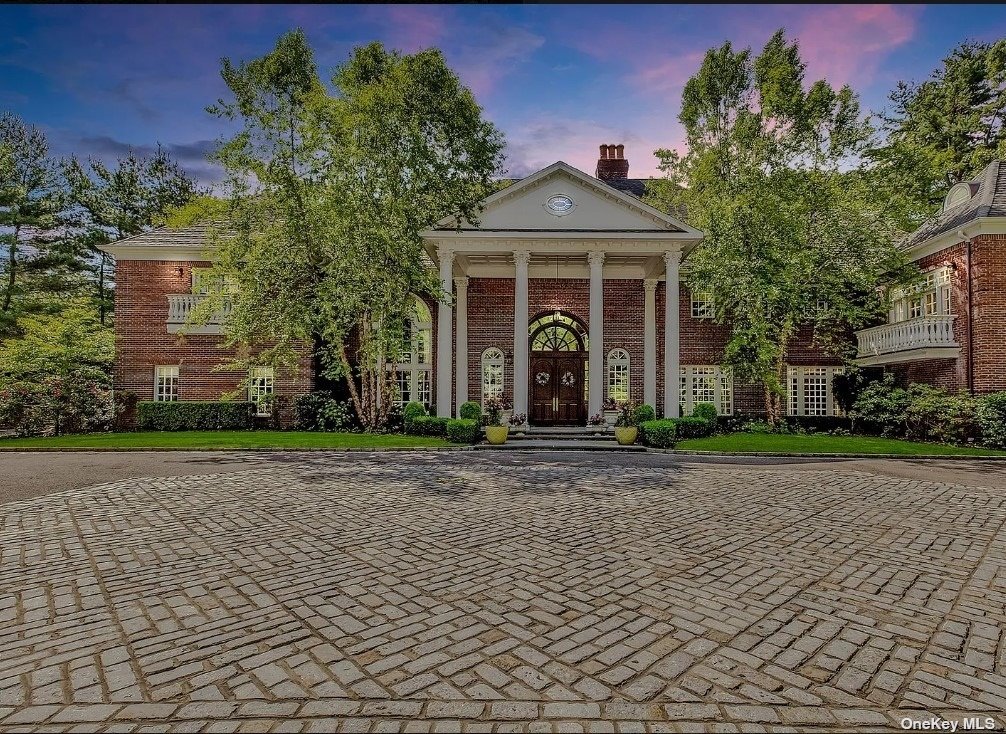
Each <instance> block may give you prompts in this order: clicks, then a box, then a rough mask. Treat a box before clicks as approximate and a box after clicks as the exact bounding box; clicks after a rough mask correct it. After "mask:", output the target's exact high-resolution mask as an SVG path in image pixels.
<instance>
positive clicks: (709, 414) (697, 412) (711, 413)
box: [692, 403, 719, 423]
mask: <svg viewBox="0 0 1006 734" xmlns="http://www.w3.org/2000/svg"><path fill="white" fill-rule="evenodd" d="M718 415H719V411H718V410H716V406H715V405H713V404H712V403H696V404H695V407H694V408H692V417H693V418H701V419H702V420H707V421H709V422H711V423H715V422H716V418H717V416H718Z"/></svg>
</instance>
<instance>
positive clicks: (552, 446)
mask: <svg viewBox="0 0 1006 734" xmlns="http://www.w3.org/2000/svg"><path fill="white" fill-rule="evenodd" d="M475 448H476V449H481V450H488V451H646V447H645V446H642V445H640V444H638V443H637V444H633V445H631V446H620V445H619V444H618V442H617V441H615V440H614V438H612V440H610V441H605V440H597V441H594V440H590V439H589V438H586V437H585V438H580V439H569V438H564V439H563V438H526V439H523V440H519V441H514V440H511V439H510V438H508V439H507V442H506V443H504V444H501V445H499V446H493V445H492V444H488V443H480V444H477V445H476V446H475Z"/></svg>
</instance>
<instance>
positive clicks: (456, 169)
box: [203, 30, 503, 428]
mask: <svg viewBox="0 0 1006 734" xmlns="http://www.w3.org/2000/svg"><path fill="white" fill-rule="evenodd" d="M223 77H224V80H225V82H226V83H227V85H228V87H229V88H230V90H231V92H232V94H233V96H234V99H233V101H229V102H224V101H221V102H220V103H219V104H218V105H217V106H215V107H214V108H211V109H212V110H213V111H215V112H217V113H218V114H220V115H222V116H224V117H227V118H228V119H233V120H238V121H240V122H241V123H242V126H243V129H242V131H241V132H240V133H239V134H238V135H236V136H235V137H234V138H232V139H231V140H229V141H227V142H226V143H225V144H224V145H222V146H221V148H220V151H219V154H218V155H219V160H220V161H221V162H222V163H223V165H224V167H225V169H226V170H227V172H228V189H229V193H230V212H229V217H228V223H227V224H228V228H227V230H226V231H223V232H221V235H220V237H219V243H220V250H219V256H218V261H217V263H216V268H217V270H218V273H219V274H220V275H221V276H222V278H226V279H227V280H228V281H229V282H232V283H234V284H236V286H237V294H236V295H233V296H231V298H233V300H234V305H233V309H232V311H231V316H230V318H229V322H228V333H229V335H230V337H229V338H230V339H231V341H232V342H233V343H236V344H242V345H251V344H270V345H273V346H270V347H269V348H268V349H266V350H265V351H264V352H263V353H262V354H260V355H258V356H256V359H257V360H258V361H259V362H262V361H268V360H272V361H274V362H276V363H277V364H281V363H289V362H290V361H292V359H293V357H294V348H293V347H294V345H295V344H296V343H298V342H300V343H304V342H307V343H315V344H317V345H318V349H319V353H320V356H321V357H322V361H323V364H324V365H325V368H326V372H327V374H329V375H330V376H342V377H345V378H346V380H347V384H348V388H349V392H350V396H351V398H352V402H353V405H354V407H355V409H356V412H357V415H358V417H359V419H360V421H361V423H362V424H363V425H364V426H366V427H368V428H378V427H380V426H381V425H382V424H383V423H384V421H385V420H386V417H387V411H388V408H389V406H390V405H391V404H392V400H391V398H392V397H393V392H392V391H393V389H394V388H393V381H392V375H391V374H390V373H389V372H388V371H387V370H386V369H385V364H386V362H387V361H389V360H391V361H393V360H394V358H395V357H396V355H397V354H398V353H399V352H400V350H401V348H402V337H403V330H404V329H405V328H406V322H407V318H408V315H409V312H410V310H411V307H412V305H413V303H414V302H413V300H412V299H413V295H414V294H419V293H428V294H431V295H433V296H434V297H443V295H444V294H442V293H441V292H440V288H439V284H438V281H437V278H436V277H435V274H434V273H433V272H432V270H431V269H430V268H429V267H428V266H427V265H426V264H424V263H425V262H426V261H425V253H424V251H423V247H422V241H421V238H420V236H419V232H420V231H421V230H422V229H423V228H425V227H427V226H430V225H432V224H434V223H435V222H437V221H438V220H440V219H442V218H444V217H446V216H448V215H453V216H456V217H464V218H468V219H469V220H470V221H477V216H478V206H479V202H480V201H481V200H482V199H483V198H484V197H485V196H487V195H488V194H489V193H491V191H492V190H493V177H494V176H495V175H496V174H498V172H499V168H500V165H501V163H502V150H503V140H502V136H501V134H500V133H499V131H498V130H496V128H495V127H494V126H493V125H492V124H491V123H489V122H487V121H486V120H484V119H483V117H482V110H481V108H480V107H479V106H478V104H477V103H476V102H475V99H474V97H473V96H472V94H471V92H470V91H469V90H468V89H466V88H465V87H464V86H462V84H461V83H460V81H459V80H458V78H457V76H456V75H455V74H454V72H452V71H451V70H450V69H449V68H448V67H447V65H446V63H445V62H444V59H443V57H442V55H441V54H440V52H439V51H436V50H432V49H431V50H426V51H421V52H419V53H416V54H413V55H402V54H399V53H397V52H391V51H388V50H386V49H384V48H383V47H382V46H381V45H380V44H377V43H374V44H370V45H368V46H365V47H362V48H358V49H356V50H355V51H354V52H353V54H352V56H351V58H350V59H349V61H348V62H347V63H345V64H344V65H343V66H341V67H340V68H339V69H337V71H336V73H335V75H334V77H333V79H332V84H333V86H334V88H335V94H330V93H329V92H328V90H327V89H326V87H325V85H324V84H322V82H321V81H320V79H319V77H318V74H317V70H316V67H315V64H314V60H313V54H312V51H311V49H310V47H309V45H308V43H307V40H306V38H305V37H304V34H303V33H302V32H301V31H299V30H298V31H293V32H291V33H288V34H286V35H284V36H283V37H281V38H280V39H279V41H278V42H277V44H276V48H275V49H274V50H273V51H272V52H270V53H269V54H267V55H265V56H263V57H262V58H260V59H256V60H254V61H251V62H248V63H244V64H240V65H237V66H235V65H233V64H232V63H230V62H229V61H224V66H223ZM223 297H227V296H225V295H224V294H220V295H219V297H218V298H223ZM218 306H219V300H218V299H215V298H210V299H209V300H208V302H207V303H206V305H205V308H206V309H207V311H208V310H212V309H213V308H216V307H218ZM207 311H204V312H203V313H204V314H205V313H206V312H207ZM239 364H240V362H239Z"/></svg>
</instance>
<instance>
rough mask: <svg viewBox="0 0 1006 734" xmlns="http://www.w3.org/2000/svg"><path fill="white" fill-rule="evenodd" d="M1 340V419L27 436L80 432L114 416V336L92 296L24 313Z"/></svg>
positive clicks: (3, 422) (105, 422)
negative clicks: (11, 334) (12, 333)
mask: <svg viewBox="0 0 1006 734" xmlns="http://www.w3.org/2000/svg"><path fill="white" fill-rule="evenodd" d="M17 326H18V331H19V332H20V335H19V337H18V338H16V339H6V340H3V341H0V423H2V424H7V425H13V426H14V427H15V428H16V429H18V430H19V432H21V433H24V434H45V433H55V434H56V435H59V434H60V433H79V432H83V431H87V430H92V429H94V428H97V427H100V426H103V425H105V424H107V422H108V421H109V420H110V419H111V411H112V401H111V390H110V386H111V378H110V374H111V366H112V360H113V357H114V352H115V349H114V339H113V335H112V331H111V329H109V328H108V327H105V326H102V325H101V324H100V323H99V322H98V320H97V318H96V317H95V315H94V312H93V309H92V308H91V307H90V305H89V304H88V303H87V301H86V300H83V299H77V300H75V301H71V302H69V303H68V304H65V305H64V308H63V309H62V310H61V311H60V312H59V313H37V314H28V315H22V316H21V317H20V318H19V319H18V323H17Z"/></svg>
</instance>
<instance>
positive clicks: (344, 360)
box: [339, 344, 364, 423]
mask: <svg viewBox="0 0 1006 734" xmlns="http://www.w3.org/2000/svg"><path fill="white" fill-rule="evenodd" d="M339 362H340V363H341V364H342V369H343V371H344V372H345V374H346V384H347V385H349V399H350V400H352V401H353V409H354V410H355V411H356V416H357V418H359V419H360V422H361V423H363V421H364V415H363V403H362V401H361V400H360V393H359V391H358V390H357V389H356V380H354V379H353V368H352V366H351V365H350V364H349V357H348V356H347V355H346V345H345V344H340V345H339Z"/></svg>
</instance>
